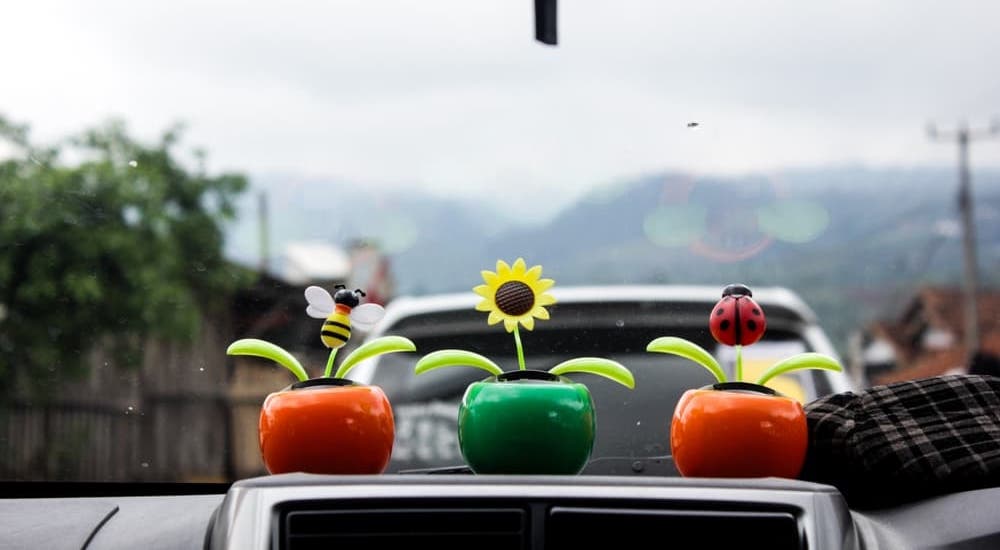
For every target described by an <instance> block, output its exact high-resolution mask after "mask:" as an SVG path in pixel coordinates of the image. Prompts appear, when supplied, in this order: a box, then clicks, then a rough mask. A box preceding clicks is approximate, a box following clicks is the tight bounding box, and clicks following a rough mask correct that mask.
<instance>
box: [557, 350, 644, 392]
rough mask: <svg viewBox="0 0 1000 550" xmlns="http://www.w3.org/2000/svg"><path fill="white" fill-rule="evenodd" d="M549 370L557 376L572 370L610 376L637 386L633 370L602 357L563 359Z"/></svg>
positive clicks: (623, 382) (625, 384)
mask: <svg viewBox="0 0 1000 550" xmlns="http://www.w3.org/2000/svg"><path fill="white" fill-rule="evenodd" d="M549 372H550V373H552V374H555V375H557V376H562V375H564V374H568V373H571V372H586V373H590V374H596V375H598V376H603V377H605V378H610V379H611V380H614V381H615V382H618V383H619V384H621V385H623V386H625V387H626V388H628V389H630V390H631V389H634V388H635V377H634V376H632V371H630V370H628V369H627V368H625V366H624V365H622V364H621V363H618V362H617V361H612V360H610V359H602V358H600V357H580V358H577V359H570V360H569V361H563V362H562V363H559V364H558V365H556V366H554V367H552V368H551V369H549Z"/></svg>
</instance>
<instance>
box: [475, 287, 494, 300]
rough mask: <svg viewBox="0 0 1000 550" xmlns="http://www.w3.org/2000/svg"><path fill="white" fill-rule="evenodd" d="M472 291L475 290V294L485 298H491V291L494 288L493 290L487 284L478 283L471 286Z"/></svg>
mask: <svg viewBox="0 0 1000 550" xmlns="http://www.w3.org/2000/svg"><path fill="white" fill-rule="evenodd" d="M472 291H473V292H475V293H476V294H478V295H480V296H482V297H483V298H486V299H492V298H493V292H494V290H493V287H491V286H489V285H479V286H477V287H475V288H473V289H472Z"/></svg>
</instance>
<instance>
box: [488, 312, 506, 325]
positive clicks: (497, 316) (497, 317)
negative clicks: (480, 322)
mask: <svg viewBox="0 0 1000 550" xmlns="http://www.w3.org/2000/svg"><path fill="white" fill-rule="evenodd" d="M500 321H503V314H502V313H500V312H499V311H497V310H495V309H494V310H493V311H491V312H490V316H489V317H488V318H487V319H486V323H487V324H490V325H495V324H497V323H499V322H500Z"/></svg>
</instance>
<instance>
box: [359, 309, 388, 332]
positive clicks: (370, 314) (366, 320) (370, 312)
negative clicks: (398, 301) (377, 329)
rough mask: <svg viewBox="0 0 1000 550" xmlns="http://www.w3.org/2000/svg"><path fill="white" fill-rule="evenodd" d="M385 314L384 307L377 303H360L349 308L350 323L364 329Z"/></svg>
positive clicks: (368, 327)
mask: <svg viewBox="0 0 1000 550" xmlns="http://www.w3.org/2000/svg"><path fill="white" fill-rule="evenodd" d="M384 315H385V308H384V307H382V306H380V305H378V304H361V305H360V306H357V307H355V308H352V309H351V323H353V324H354V325H356V326H357V327H358V328H360V329H362V330H365V329H370V328H372V327H373V326H375V323H377V322H379V320H381V319H382V317H383V316H384Z"/></svg>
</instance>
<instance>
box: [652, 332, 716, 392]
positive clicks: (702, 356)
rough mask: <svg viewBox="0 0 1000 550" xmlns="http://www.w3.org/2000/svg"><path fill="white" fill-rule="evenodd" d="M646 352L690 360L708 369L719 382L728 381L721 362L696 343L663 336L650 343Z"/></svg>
mask: <svg viewBox="0 0 1000 550" xmlns="http://www.w3.org/2000/svg"><path fill="white" fill-rule="evenodd" d="M646 351H652V352H656V353H670V354H673V355H679V356H681V357H684V358H686V359H690V360H692V361H694V362H695V363H698V364H699V365H701V366H703V367H705V368H706V369H708V371H709V372H711V373H712V374H713V375H714V376H715V378H716V380H718V381H719V382H725V381H726V373H725V372H724V371H723V370H722V367H721V366H720V365H719V362H718V361H716V360H715V358H714V357H712V354H710V353H708V352H707V351H705V348H703V347H701V346H699V345H698V344H695V343H694V342H690V341H688V340H685V339H683V338H677V337H675V336H662V337H660V338H657V339H656V340H653V341H652V342H650V343H649V345H648V346H646Z"/></svg>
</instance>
